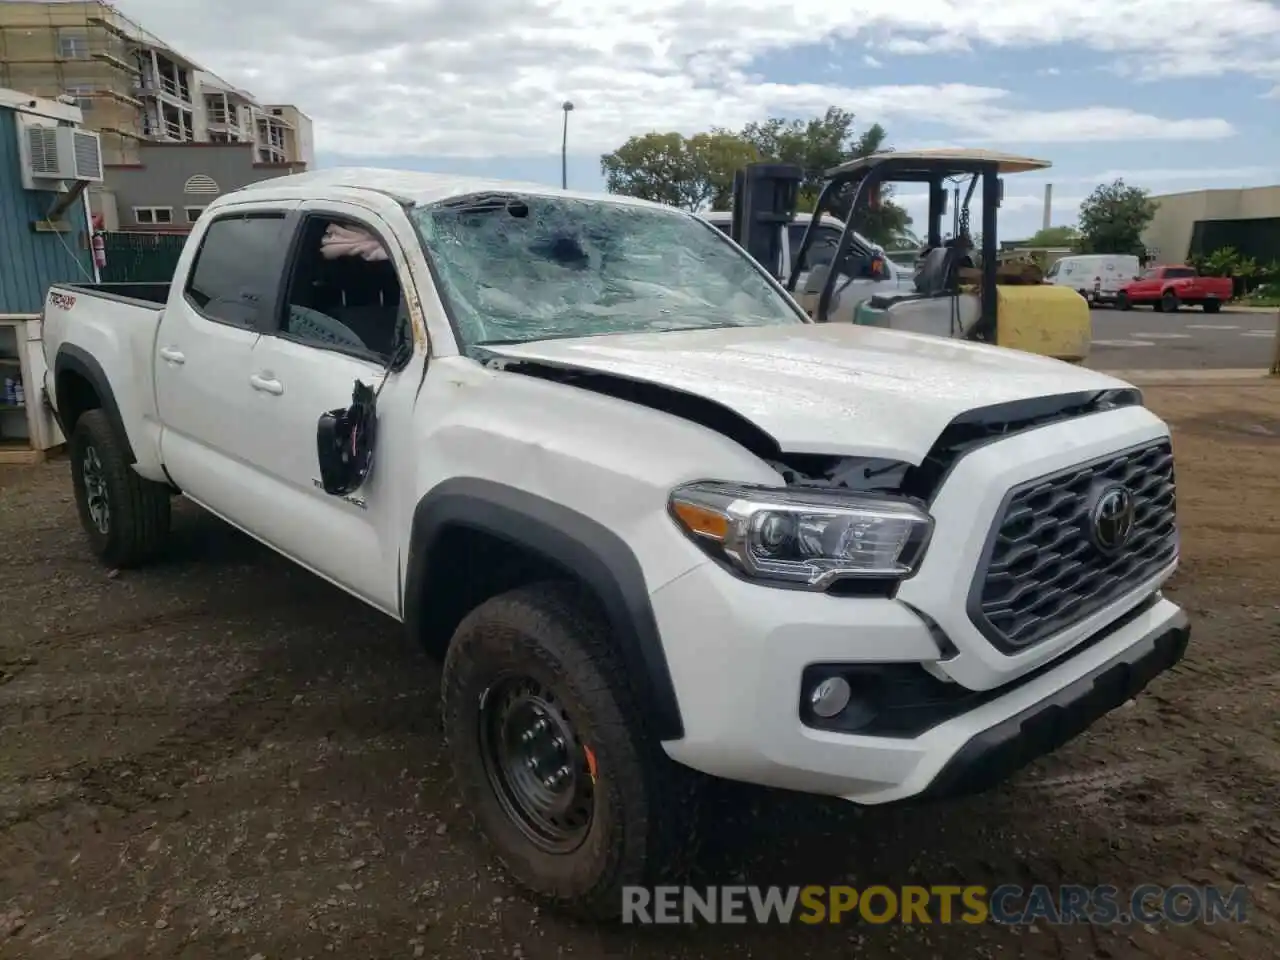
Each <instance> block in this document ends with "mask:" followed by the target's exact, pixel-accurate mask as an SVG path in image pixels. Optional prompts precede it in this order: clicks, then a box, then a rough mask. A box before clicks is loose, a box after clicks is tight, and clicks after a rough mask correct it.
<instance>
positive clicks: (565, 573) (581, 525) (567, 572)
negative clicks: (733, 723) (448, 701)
mask: <svg viewBox="0 0 1280 960" xmlns="http://www.w3.org/2000/svg"><path fill="white" fill-rule="evenodd" d="M459 550H460V551H462V552H464V553H465V554H467V561H468V562H466V563H463V562H460V561H459V558H458V557H456V556H453V555H452V554H454V552H455V551H459ZM473 551H476V552H478V553H479V560H480V563H481V566H482V569H480V570H479V571H473V569H472V567H471V564H472V563H475V562H476V560H477V557H476V555H475V553H474V552H473ZM489 559H492V560H494V561H496V562H498V563H499V564H503V563H508V562H509V563H511V564H513V565H514V567H515V568H517V569H516V572H514V573H512V572H509V571H506V570H503V571H498V570H497V569H496V568H495V567H493V566H486V565H485V564H486V563H487V561H488V560H489ZM530 565H533V566H535V567H538V568H539V569H540V571H541V572H542V573H543V576H547V575H550V576H552V577H556V578H568V579H572V580H574V581H576V582H577V583H578V584H580V585H581V586H582V587H584V588H585V589H587V590H588V591H589V592H590V594H591V595H592V596H593V597H594V599H595V600H596V602H597V603H598V604H599V607H600V610H601V612H602V613H603V615H604V616H605V618H606V620H607V622H608V624H609V627H610V635H611V636H612V638H613V641H614V643H615V644H616V645H617V648H618V653H619V655H620V657H621V659H622V661H623V664H624V666H625V667H626V671H627V675H628V678H629V680H630V683H631V686H632V691H633V693H634V694H635V695H636V697H637V700H638V702H639V704H640V705H641V707H642V709H643V711H644V713H645V715H646V717H647V720H648V722H649V723H650V724H651V728H652V732H653V733H654V735H655V736H656V737H657V738H658V739H660V740H674V739H679V738H680V737H682V736H683V735H684V727H683V722H682V720H681V716H680V709H679V704H678V701H677V698H676V693H675V686H674V684H673V682H672V679H671V673H670V670H669V667H668V664H667V659H666V654H665V652H664V651H663V648H662V640H661V636H660V634H659V632H658V625H657V620H656V618H655V617H654V613H653V607H652V604H651V603H650V600H649V590H648V586H647V584H646V581H645V578H644V573H643V571H642V569H641V567H640V563H639V561H638V560H637V559H636V556H635V554H634V552H633V551H632V550H631V548H630V547H629V546H628V545H627V544H626V542H625V541H624V540H623V539H622V538H621V537H620V536H618V535H617V534H616V533H614V532H613V531H612V530H609V529H608V528H607V527H605V526H604V525H603V524H600V523H599V522H597V521H595V520H593V519H591V518H590V517H588V516H586V515H584V514H582V513H579V512H578V511H576V510H573V509H572V508H570V507H566V506H564V505H563V504H559V503H556V502H554V501H551V500H547V499H545V498H543V497H539V496H537V495H535V494H531V493H528V492H526V491H523V490H518V489H516V488H515V487H510V486H507V485H506V484H502V483H498V482H496V481H491V480H483V479H479V478H469V477H459V478H452V479H449V480H446V481H444V482H443V483H440V484H439V485H437V486H436V487H435V488H433V489H432V490H431V491H430V492H428V493H427V494H426V495H425V496H423V497H422V498H421V499H420V500H419V501H418V503H417V505H416V507H415V508H414V513H413V522H412V529H411V532H410V538H409V554H408V559H407V564H406V568H405V575H404V590H403V594H402V598H401V614H402V617H403V619H404V623H405V626H406V628H407V629H408V631H409V633H410V635H411V636H413V637H415V638H418V639H421V640H422V641H423V642H424V643H425V645H426V647H427V650H428V652H429V653H431V654H432V655H433V656H436V657H440V658H443V655H444V652H445V651H446V650H447V648H448V643H449V639H450V637H451V636H452V633H453V630H454V629H455V628H456V626H457V623H458V622H459V621H460V620H461V618H462V617H463V616H465V615H466V613H468V612H469V611H470V609H472V608H473V607H474V606H475V603H476V602H483V600H485V599H488V597H489V596H493V595H495V594H496V593H498V592H503V591H505V590H506V589H510V588H512V587H515V586H518V585H522V584H524V583H528V582H530V580H531V579H534V578H535V577H531V576H529V575H528V573H529V569H530ZM473 572H475V573H477V575H478V576H477V577H473V576H471V574H472V573H473Z"/></svg>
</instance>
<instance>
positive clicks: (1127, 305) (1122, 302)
mask: <svg viewBox="0 0 1280 960" xmlns="http://www.w3.org/2000/svg"><path fill="white" fill-rule="evenodd" d="M1116 309H1117V310H1131V309H1133V303H1132V302H1131V301H1130V300H1129V295H1128V294H1127V293H1125V292H1124V291H1123V290H1121V291H1120V292H1119V293H1117V294H1116Z"/></svg>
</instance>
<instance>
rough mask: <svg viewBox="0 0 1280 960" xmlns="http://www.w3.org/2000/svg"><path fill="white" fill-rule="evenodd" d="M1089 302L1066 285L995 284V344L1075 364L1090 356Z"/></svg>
mask: <svg viewBox="0 0 1280 960" xmlns="http://www.w3.org/2000/svg"><path fill="white" fill-rule="evenodd" d="M1092 340H1093V325H1092V322H1091V321H1090V318H1089V304H1088V303H1087V302H1086V301H1085V299H1084V298H1083V297H1081V296H1080V294H1078V293H1076V292H1075V291H1074V290H1071V289H1069V288H1067V287H1056V286H1012V285H1010V286H998V287H996V343H998V344H999V345H1000V346H1002V347H1012V348H1013V349H1015V350H1025V351H1027V352H1028V353H1039V354H1043V355H1044V356H1048V357H1056V358H1057V359H1059V360H1070V361H1074V362H1076V363H1079V362H1080V361H1082V360H1084V359H1086V358H1087V357H1088V356H1089V346H1090V343H1091V341H1092Z"/></svg>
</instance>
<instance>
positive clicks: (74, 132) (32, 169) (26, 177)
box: [17, 114, 103, 191]
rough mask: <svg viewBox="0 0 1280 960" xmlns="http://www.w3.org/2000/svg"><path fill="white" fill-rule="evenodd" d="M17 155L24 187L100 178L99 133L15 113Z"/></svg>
mask: <svg viewBox="0 0 1280 960" xmlns="http://www.w3.org/2000/svg"><path fill="white" fill-rule="evenodd" d="M17 116H18V155H19V160H20V164H21V170H22V186H23V188H24V189H26V190H53V191H57V190H60V189H63V186H62V183H65V182H66V181H81V180H82V181H84V182H86V183H101V182H102V173H103V171H102V144H101V142H100V140H99V139H98V134H96V133H95V132H93V131H92V130H81V129H79V128H78V127H67V126H57V125H55V124H52V123H48V122H41V121H40V120H39V119H37V118H35V117H30V116H24V115H23V114H18V115H17Z"/></svg>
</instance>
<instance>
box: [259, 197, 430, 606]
mask: <svg viewBox="0 0 1280 960" xmlns="http://www.w3.org/2000/svg"><path fill="white" fill-rule="evenodd" d="M334 228H337V229H338V230H339V232H340V233H343V234H344V235H345V236H348V237H350V236H351V233H350V232H349V231H351V230H355V231H364V232H365V233H366V234H368V237H366V239H372V240H374V241H377V242H376V243H374V244H373V246H374V247H378V246H380V248H381V251H382V252H383V253H386V254H387V256H376V255H372V251H371V250H370V248H369V245H368V244H364V245H363V247H362V249H363V250H364V251H365V252H363V253H360V254H359V255H358V256H354V257H353V256H348V255H344V254H343V253H342V252H340V249H348V250H351V249H355V247H356V246H361V245H359V244H357V245H355V246H353V245H352V244H350V243H347V242H346V241H343V242H338V243H334V244H329V243H328V242H327V241H326V237H328V236H329V232H330V230H331V229H334ZM333 239H335V240H336V239H337V237H336V236H335V237H334V238H333ZM294 250H295V254H294V256H295V259H294V261H293V262H292V263H291V264H290V265H289V266H288V271H287V278H286V283H285V286H284V289H283V295H282V296H281V298H280V305H279V309H278V310H277V311H276V313H275V314H274V316H273V318H272V320H273V323H272V325H271V327H270V328H269V330H268V331H267V332H265V333H264V336H263V337H262V339H261V340H260V341H258V343H257V344H255V345H254V348H253V351H252V357H251V363H250V368H249V369H247V370H246V371H245V377H244V379H245V387H246V390H247V392H248V394H249V395H250V402H249V410H248V416H249V417H250V418H252V419H251V422H253V423H254V424H255V426H256V429H255V430H254V432H253V438H252V441H251V442H250V443H249V444H248V445H247V446H246V447H245V458H246V460H247V461H248V466H249V467H250V469H251V472H252V480H251V483H252V485H253V487H254V489H255V490H256V491H258V492H259V494H260V495H259V496H257V497H256V503H255V505H254V506H252V507H250V508H249V509H251V510H252V511H253V529H254V530H255V531H256V532H258V533H259V534H260V535H261V536H262V537H263V539H265V540H267V541H268V542H270V543H271V544H272V545H273V546H275V547H276V548H277V549H279V550H281V551H282V552H284V553H286V554H288V555H289V556H291V557H292V558H294V559H295V560H297V561H298V562H299V563H302V564H304V565H305V566H307V567H309V568H310V569H312V570H314V571H315V572H316V573H319V574H320V575H322V576H324V577H327V578H328V579H330V580H332V581H334V582H335V583H337V584H338V585H340V586H341V587H343V588H344V589H346V590H348V591H350V592H351V593H354V594H355V595H357V596H359V597H360V598H362V599H364V600H365V601H367V602H369V603H370V604H372V605H373V606H375V607H377V608H379V609H381V610H383V611H384V612H387V613H389V614H391V615H393V616H395V615H398V613H399V591H400V577H399V569H400V565H401V557H400V556H399V544H400V537H399V532H400V531H399V528H398V524H399V523H400V521H402V519H403V518H404V517H405V516H407V515H409V512H410V511H411V510H412V501H411V499H410V497H411V494H412V484H413V473H412V464H413V451H412V448H411V445H410V444H407V443H403V442H398V441H399V438H403V437H409V436H411V435H412V423H411V418H412V411H413V405H414V400H415V398H416V395H417V385H418V383H419V380H420V378H421V374H422V364H423V363H425V353H424V352H422V351H418V352H417V353H416V354H415V356H414V357H413V358H412V360H410V361H409V362H408V364H407V365H406V366H404V367H403V369H402V370H401V371H400V372H392V373H390V374H389V375H388V374H386V370H387V364H388V360H389V358H390V355H391V353H392V352H393V350H394V344H395V343H397V342H401V341H400V340H399V339H398V338H400V337H407V338H408V342H409V343H410V344H411V343H412V330H411V329H410V328H408V327H406V326H405V325H404V324H405V323H406V320H407V317H408V312H407V307H406V306H405V298H404V297H403V295H402V290H403V288H404V287H405V286H406V285H407V284H406V282H405V280H404V279H403V278H406V277H408V276H410V274H409V270H408V266H407V260H406V258H405V256H404V251H403V250H402V249H401V248H400V247H399V245H398V243H397V242H396V241H395V239H394V233H393V231H392V229H391V228H390V226H389V225H388V224H387V223H386V222H385V221H383V220H382V219H381V218H379V217H377V215H375V214H372V213H370V212H369V211H368V210H366V209H363V208H358V207H354V206H351V205H348V204H343V203H341V202H336V201H308V202H307V203H305V204H303V205H302V207H301V208H300V220H299V226H298V232H297V234H296V238H295V242H294ZM384 376H387V377H388V379H387V383H386V386H385V388H384V389H382V390H381V392H380V393H379V396H378V400H377V437H376V439H375V447H374V455H373V467H372V470H371V472H370V474H369V476H368V478H367V479H366V480H365V481H364V483H363V484H362V485H361V487H360V488H359V489H358V490H357V491H356V492H355V493H354V494H352V495H350V496H347V497H340V496H332V495H330V494H327V493H325V492H324V489H323V488H322V486H321V484H320V464H319V458H318V456H317V451H316V429H317V425H318V421H319V419H320V417H321V416H322V415H323V414H325V413H326V412H328V411H331V410H336V409H341V408H345V407H347V406H349V405H350V403H351V394H352V390H353V388H354V386H355V383H356V381H357V380H359V381H361V382H363V383H365V384H368V385H370V386H373V387H374V388H375V389H376V388H377V385H378V384H379V383H380V382H381V381H382V379H383V377H384Z"/></svg>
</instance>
